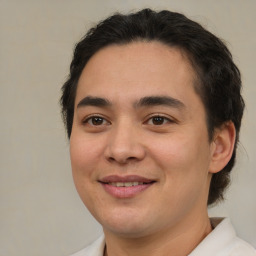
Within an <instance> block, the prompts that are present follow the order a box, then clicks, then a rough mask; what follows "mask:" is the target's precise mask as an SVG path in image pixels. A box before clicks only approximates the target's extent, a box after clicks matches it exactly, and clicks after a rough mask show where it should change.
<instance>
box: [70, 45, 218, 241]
mask: <svg viewBox="0 0 256 256" xmlns="http://www.w3.org/2000/svg"><path fill="white" fill-rule="evenodd" d="M195 80H196V78H195V73H194V70H193V69H192V67H191V65H190V64H189V62H188V60H187V59H186V57H184V55H183V54H182V53H181V52H180V51H179V50H178V49H175V48H170V47H168V46H165V45H163V44H161V43H159V42H150V43H148V42H135V43H131V44H127V45H122V46H109V47H107V48H104V49H102V50H100V51H99V52H97V53H96V54H95V55H94V56H93V57H92V58H91V59H90V61H89V62H88V63H87V65H86V66H85V68H84V70H83V72H82V74H81V77H80V80H79V82H78V87H77V94H76V98H75V109H74V120H73V127H72V133H71V138H70V154H71V163H72V170H73V177H74V182H75V185H76V188H77V190H78V193H79V195H80V197H81V199H82V201H83V202H84V204H85V205H86V206H87V208H88V209H89V211H90V212H91V213H92V215H93V216H94V217H95V218H96V219H97V220H98V221H99V222H100V223H101V224H102V226H103V228H104V231H105V232H112V233H115V234H119V235H123V236H129V237H133V236H134V237H136V236H137V237H139V236H144V235H148V234H151V233H154V232H159V231H161V230H163V229H167V228H175V227H176V226H177V225H186V223H189V222H191V221H194V220H195V218H200V216H201V215H202V214H205V213H206V207H207V206H206V205H207V197H208V189H209V183H210V174H209V173H208V170H209V166H210V164H211V155H212V151H213V149H212V144H211V143H209V139H208V133H207V126H206V113H205V109H204V106H203V103H202V101H201V99H200V97H199V96H198V95H197V94H196V93H195V89H194V83H195Z"/></svg>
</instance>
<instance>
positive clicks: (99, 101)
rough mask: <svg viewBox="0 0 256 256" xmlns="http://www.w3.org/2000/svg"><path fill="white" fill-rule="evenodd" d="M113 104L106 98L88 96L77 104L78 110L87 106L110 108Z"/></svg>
mask: <svg viewBox="0 0 256 256" xmlns="http://www.w3.org/2000/svg"><path fill="white" fill-rule="evenodd" d="M111 105H112V104H111V103H110V102H109V101H108V100H107V99H104V98H100V97H92V96H87V97H85V98H83V99H82V100H81V101H79V103H78V104H77V108H79V107H85V106H95V107H110V106H111Z"/></svg>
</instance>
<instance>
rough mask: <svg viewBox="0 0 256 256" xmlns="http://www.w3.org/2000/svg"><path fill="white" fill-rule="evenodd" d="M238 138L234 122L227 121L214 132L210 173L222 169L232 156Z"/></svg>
mask: <svg viewBox="0 0 256 256" xmlns="http://www.w3.org/2000/svg"><path fill="white" fill-rule="evenodd" d="M235 140H236V129H235V126H234V124H233V122H231V121H230V122H227V123H225V124H223V125H222V126H221V127H220V128H217V129H216V130H215V132H214V138H213V141H212V142H211V163H210V166H209V173H217V172H219V171H221V170H222V169H223V168H224V167H225V166H226V165H227V163H228V162H229V160H230V159H231V157H232V154H233V150H234V145H235Z"/></svg>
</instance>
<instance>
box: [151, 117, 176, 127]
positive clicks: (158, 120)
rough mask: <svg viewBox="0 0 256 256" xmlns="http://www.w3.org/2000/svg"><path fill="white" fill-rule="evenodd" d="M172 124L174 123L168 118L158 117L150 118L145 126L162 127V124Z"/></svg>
mask: <svg viewBox="0 0 256 256" xmlns="http://www.w3.org/2000/svg"><path fill="white" fill-rule="evenodd" d="M173 122H174V121H173V120H171V119H170V118H167V117H164V116H160V115H157V116H152V117H151V118H149V119H148V120H147V124H150V125H164V124H167V123H173Z"/></svg>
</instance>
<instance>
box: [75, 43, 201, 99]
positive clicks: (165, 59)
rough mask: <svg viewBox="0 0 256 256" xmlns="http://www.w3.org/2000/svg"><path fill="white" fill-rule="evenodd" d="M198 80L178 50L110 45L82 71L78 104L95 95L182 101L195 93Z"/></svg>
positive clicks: (147, 45) (160, 46)
mask: <svg viewBox="0 0 256 256" xmlns="http://www.w3.org/2000/svg"><path fill="white" fill-rule="evenodd" d="M196 80H197V79H196V73H195V71H194V69H193V67H192V65H191V64H190V61H189V60H188V58H187V57H186V55H185V54H184V53H183V52H182V51H181V50H180V49H178V48H174V47H173V48H171V47H169V46H166V45H164V44H162V43H160V42H156V41H152V42H133V43H129V44H125V45H110V46H107V47H105V48H103V49H101V50H99V51H98V52H97V53H96V54H95V55H93V56H92V57H91V59H90V60H89V61H88V63H87V64H86V66H85V68H84V69H83V71H82V74H81V76H80V79H79V82H78V87H77V97H76V102H77V101H78V100H79V99H81V97H84V96H86V95H93V94H95V93H96V94H101V96H108V97H109V98H110V100H111V98H113V99H114V98H116V97H118V98H120V97H121V96H122V95H125V97H124V99H125V100H126V99H128V98H129V96H131V97H136V96H137V97H138V98H141V97H144V96H148V95H147V94H149V95H150V94H154V95H157V94H161V95H165V94H166V93H167V94H168V93H170V94H172V95H170V96H172V97H173V96H176V97H181V95H182V94H184V93H186V94H190V93H193V94H194V93H195V90H194V86H195V83H196ZM97 96H98V95H97ZM121 98H122V97H121Z"/></svg>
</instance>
